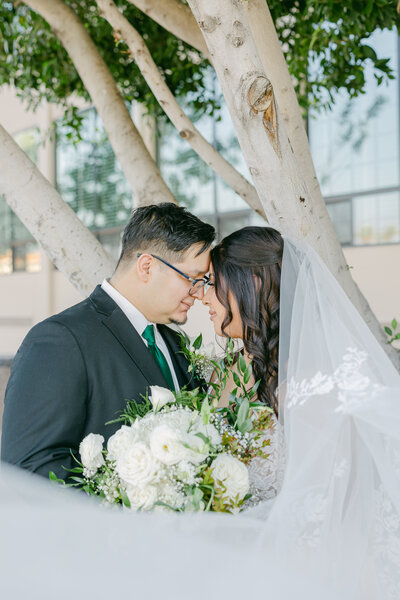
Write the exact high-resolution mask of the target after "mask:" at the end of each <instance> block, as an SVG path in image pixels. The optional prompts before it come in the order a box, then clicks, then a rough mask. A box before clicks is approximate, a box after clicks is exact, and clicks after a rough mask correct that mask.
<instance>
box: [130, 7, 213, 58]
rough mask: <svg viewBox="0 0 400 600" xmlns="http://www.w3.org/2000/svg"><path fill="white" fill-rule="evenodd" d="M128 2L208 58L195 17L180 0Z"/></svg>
mask: <svg viewBox="0 0 400 600" xmlns="http://www.w3.org/2000/svg"><path fill="white" fill-rule="evenodd" d="M128 2H130V3H131V4H133V5H134V6H136V7H137V8H139V9H140V10H141V11H142V12H144V13H145V14H146V15H148V16H149V17H150V18H151V19H153V21H156V23H158V24H159V25H161V27H164V29H166V30H167V31H169V32H170V33H172V34H173V35H175V36H176V37H177V38H179V39H181V40H183V41H184V42H186V43H187V44H189V45H190V46H193V48H196V50H198V51H199V52H201V54H203V56H204V57H205V58H207V59H208V60H210V54H209V52H208V48H207V44H206V43H205V41H204V38H203V36H202V34H201V31H200V29H199V26H198V25H197V22H196V19H195V18H194V17H193V14H192V11H191V10H190V8H188V7H187V6H186V5H185V4H182V2H180V0H128Z"/></svg>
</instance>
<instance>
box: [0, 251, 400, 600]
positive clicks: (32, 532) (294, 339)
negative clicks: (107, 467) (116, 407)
mask: <svg viewBox="0 0 400 600" xmlns="http://www.w3.org/2000/svg"><path fill="white" fill-rule="evenodd" d="M279 379H280V385H279V401H280V418H281V421H282V425H283V432H284V443H283V444H282V449H281V452H280V457H281V458H280V460H281V461H282V463H284V479H283V484H282V487H281V490H280V492H279V494H278V496H277V497H276V499H275V500H273V501H268V503H266V504H265V505H262V506H258V507H256V508H254V509H250V510H248V511H246V512H245V513H242V514H241V515H239V516H230V515H220V514H211V513H207V514H193V515H187V514H183V515H176V514H161V515H159V514H139V513H132V512H128V511H120V510H118V509H116V510H112V509H106V508H104V507H102V506H100V505H98V504H97V503H95V502H94V501H93V500H92V499H90V498H87V497H85V496H83V495H82V494H80V493H74V492H72V491H71V490H64V489H61V488H59V489H57V488H55V487H54V486H52V484H50V483H47V482H45V481H42V480H39V479H38V478H36V477H35V476H30V475H27V474H24V473H21V472H19V471H18V472H17V471H14V470H13V469H11V468H7V467H6V466H3V467H2V472H1V476H0V573H1V576H0V593H1V597H2V598H10V599H14V598H18V599H19V598H30V599H33V598H41V599H44V600H46V599H47V598H49V599H50V598H52V599H53V598H58V599H60V600H62V599H64V598H72V597H74V596H76V597H84V596H85V597H88V598H112V597H115V598H117V597H122V596H123V597H127V598H141V600H142V599H149V600H150V599H151V600H153V599H154V600H155V599H157V600H161V599H162V598H171V599H172V598H174V599H180V598H185V599H186V598H194V599H197V598H199V599H200V598H201V599H204V598H212V599H214V598H223V597H224V598H225V597H226V598H230V599H233V600H236V599H238V600H239V599H242V598H249V599H250V598H251V599H253V598H265V599H266V600H289V599H290V600H292V599H293V598H298V599H300V600H302V599H303V598H304V600H322V599H323V600H339V599H340V600H389V599H392V598H393V599H398V598H400V376H399V374H398V373H397V371H396V370H395V368H394V367H393V365H392V364H391V363H390V361H389V359H388V358H387V356H386V355H385V353H384V352H383V350H382V349H381V347H380V346H379V344H378V343H377V342H376V340H375V339H374V337H373V336H372V334H371V333H370V331H369V329H368V327H367V326H366V325H365V323H364V322H363V320H362V319H361V317H360V316H359V314H358V313H357V311H356V310H355V309H354V307H353V306H352V304H351V303H350V301H349V300H348V299H347V297H346V295H345V294H344V292H343V291H342V289H341V288H340V286H339V285H338V284H337V282H336V281H335V279H334V278H333V277H332V275H331V274H330V273H329V271H328V270H327V268H326V267H325V266H324V265H323V263H322V262H321V260H320V259H319V257H318V256H317V255H316V254H315V252H314V251H313V250H312V249H311V248H309V247H307V246H305V245H303V244H299V243H297V242H296V243H295V242H292V241H290V240H287V239H285V247H284V257H283V265H282V282H281V325H280V358H279ZM282 466H283V465H282ZM274 468H277V465H274Z"/></svg>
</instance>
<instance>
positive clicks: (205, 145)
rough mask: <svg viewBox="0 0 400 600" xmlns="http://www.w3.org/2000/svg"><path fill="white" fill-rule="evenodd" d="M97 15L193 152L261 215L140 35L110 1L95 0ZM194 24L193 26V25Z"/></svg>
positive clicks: (248, 188)
mask: <svg viewBox="0 0 400 600" xmlns="http://www.w3.org/2000/svg"><path fill="white" fill-rule="evenodd" d="M96 2H97V5H98V7H99V10H100V14H101V15H102V16H104V18H105V19H106V20H107V21H108V22H109V23H110V25H111V27H112V28H113V29H114V32H115V34H116V35H117V36H118V37H120V38H122V39H123V40H124V41H125V42H126V44H127V45H128V47H129V49H130V51H131V53H132V56H133V58H134V60H135V61H136V64H137V65H138V67H139V69H140V72H141V73H142V75H143V77H144V79H145V80H146V82H147V84H148V86H149V87H150V89H151V91H152V92H153V94H154V96H155V97H156V99H157V101H158V102H159V103H160V106H161V108H162V109H163V110H164V111H165V114H166V115H167V116H168V118H169V119H170V120H171V122H172V123H173V125H175V127H176V128H177V130H178V131H179V135H180V136H181V137H182V138H183V139H185V140H186V141H187V142H188V144H190V146H191V147H192V148H193V150H194V151H195V152H197V154H198V155H199V156H200V158H202V159H203V160H204V162H205V163H206V164H207V165H208V166H209V167H211V168H212V169H213V170H214V171H215V172H216V173H217V174H218V175H219V176H220V177H221V178H222V179H223V180H224V181H225V183H227V184H228V185H229V186H230V187H231V188H232V189H233V190H234V191H235V192H236V193H237V194H238V195H239V196H241V197H242V198H243V200H245V202H247V203H248V205H249V206H250V208H252V209H253V210H254V211H255V212H257V213H258V214H259V215H261V216H263V217H265V212H264V208H263V206H262V204H261V202H260V199H259V197H258V195H257V192H256V190H255V188H254V186H252V185H251V183H249V182H248V181H247V179H245V178H244V177H243V175H241V174H240V173H239V172H238V171H236V169H235V168H234V167H233V166H232V165H231V164H230V163H229V162H228V161H226V160H225V159H224V158H223V156H222V155H221V154H220V153H219V152H218V150H216V149H215V148H214V147H213V146H212V145H211V144H210V143H209V142H208V141H207V140H206V139H205V138H204V137H203V136H202V135H201V133H200V132H199V131H198V130H197V129H196V127H195V126H194V125H193V123H192V121H191V120H190V119H189V117H188V116H187V115H186V114H185V113H184V111H183V110H182V108H181V107H180V106H179V104H178V102H177V101H176V99H175V97H174V95H173V94H172V92H171V91H170V89H169V88H168V86H167V85H166V83H165V81H164V79H163V77H162V76H161V73H160V71H159V70H158V68H157V65H156V64H155V62H154V60H153V58H152V56H151V54H150V52H149V50H148V48H147V46H146V44H145V42H144V40H143V38H142V37H141V35H140V34H139V33H138V32H137V31H136V29H135V28H134V27H133V25H132V24H131V23H129V21H128V20H127V19H126V18H125V17H124V16H123V15H122V14H121V12H120V11H119V10H118V8H117V6H116V5H115V4H114V2H113V0H96ZM196 26H197V25H196Z"/></svg>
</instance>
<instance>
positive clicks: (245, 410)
mask: <svg viewBox="0 0 400 600" xmlns="http://www.w3.org/2000/svg"><path fill="white" fill-rule="evenodd" d="M249 410H250V405H249V401H248V400H247V398H244V399H243V400H242V402H241V403H240V406H239V410H238V413H237V428H238V429H239V431H241V432H242V433H244V432H245V426H246V423H247V419H248V416H249ZM250 425H251V423H250Z"/></svg>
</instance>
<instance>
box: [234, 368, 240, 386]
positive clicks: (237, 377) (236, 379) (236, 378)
mask: <svg viewBox="0 0 400 600" xmlns="http://www.w3.org/2000/svg"><path fill="white" fill-rule="evenodd" d="M232 376H233V381H234V382H235V385H237V387H240V377H239V375H238V374H237V373H235V371H232Z"/></svg>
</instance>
